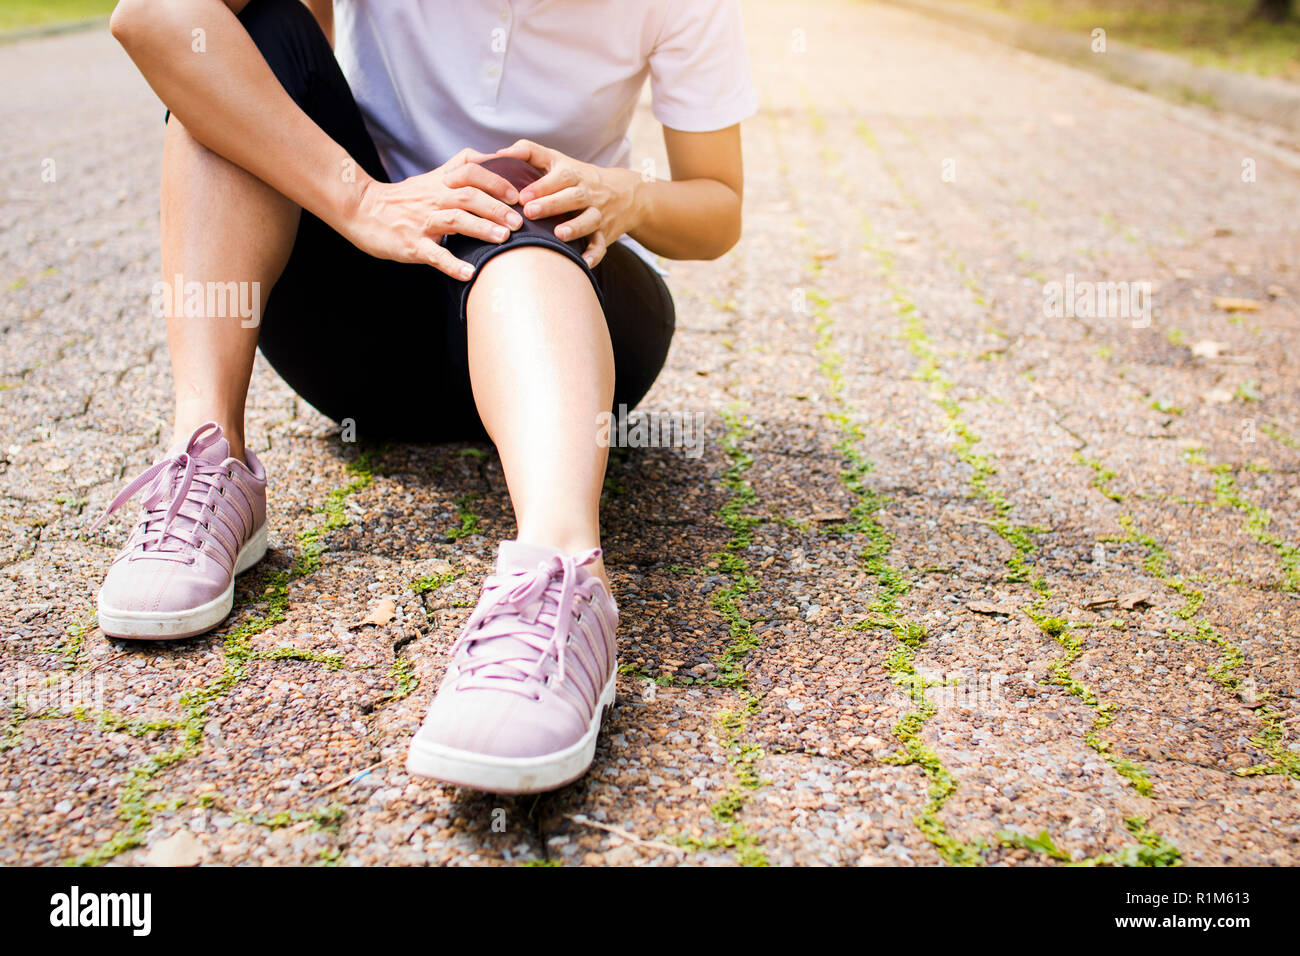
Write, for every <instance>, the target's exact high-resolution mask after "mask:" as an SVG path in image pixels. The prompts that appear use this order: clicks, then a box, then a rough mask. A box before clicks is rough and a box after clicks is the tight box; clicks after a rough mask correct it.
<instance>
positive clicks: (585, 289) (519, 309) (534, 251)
mask: <svg viewBox="0 0 1300 956" xmlns="http://www.w3.org/2000/svg"><path fill="white" fill-rule="evenodd" d="M588 307H590V308H594V309H595V310H596V311H597V312H600V301H599V299H598V298H597V296H596V293H595V289H594V288H593V286H592V284H591V280H590V279H589V278H588V276H587V273H586V270H585V269H583V267H582V266H581V265H579V264H578V263H577V262H575V261H574V260H573V259H572V258H570V257H569V256H567V255H565V254H564V253H562V252H560V251H558V250H556V249H552V248H549V247H547V246H542V245H532V244H530V245H519V246H515V247H513V248H509V249H505V250H502V251H501V252H498V253H497V254H496V255H494V256H493V257H492V258H490V259H489V260H488V261H487V262H485V263H483V264H482V265H481V266H480V267H479V271H478V274H477V275H476V276H475V277H474V284H473V285H472V286H471V287H470V290H469V296H468V298H467V300H466V316H467V318H470V317H473V316H484V315H492V316H496V317H497V319H498V320H507V321H527V320H528V319H527V317H528V316H530V315H533V316H537V315H545V314H548V313H551V312H554V311H558V312H560V313H564V314H569V315H573V314H577V313H578V312H580V311H582V310H583V309H584V308H588Z"/></svg>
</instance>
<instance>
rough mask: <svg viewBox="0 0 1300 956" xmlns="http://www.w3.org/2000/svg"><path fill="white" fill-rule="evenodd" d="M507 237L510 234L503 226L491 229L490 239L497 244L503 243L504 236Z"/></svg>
mask: <svg viewBox="0 0 1300 956" xmlns="http://www.w3.org/2000/svg"><path fill="white" fill-rule="evenodd" d="M508 235H510V233H509V232H508V231H507V230H506V227H505V226H493V227H492V238H493V239H495V240H496V241H497V242H505V239H506V236H508Z"/></svg>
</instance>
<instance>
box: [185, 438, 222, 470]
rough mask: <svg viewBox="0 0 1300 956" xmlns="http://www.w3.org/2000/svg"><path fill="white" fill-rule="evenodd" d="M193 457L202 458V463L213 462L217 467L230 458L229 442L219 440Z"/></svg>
mask: <svg viewBox="0 0 1300 956" xmlns="http://www.w3.org/2000/svg"><path fill="white" fill-rule="evenodd" d="M194 457H195V458H202V459H203V460H204V461H211V462H215V463H216V464H218V465H219V464H221V463H222V462H223V461H225V460H226V459H227V458H229V457H230V442H228V441H226V440H225V439H224V438H219V439H217V441H216V442H214V443H213V444H211V445H209V446H208V447H207V448H205V449H203V451H201V452H199V453H198V454H197V455H195V456H194Z"/></svg>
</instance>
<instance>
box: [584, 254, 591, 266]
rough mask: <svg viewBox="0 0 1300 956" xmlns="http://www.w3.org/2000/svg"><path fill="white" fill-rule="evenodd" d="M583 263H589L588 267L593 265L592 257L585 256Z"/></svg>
mask: <svg viewBox="0 0 1300 956" xmlns="http://www.w3.org/2000/svg"><path fill="white" fill-rule="evenodd" d="M582 261H583V262H585V263H587V265H591V264H592V261H591V256H583V257H582Z"/></svg>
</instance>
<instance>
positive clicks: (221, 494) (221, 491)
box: [217, 485, 226, 498]
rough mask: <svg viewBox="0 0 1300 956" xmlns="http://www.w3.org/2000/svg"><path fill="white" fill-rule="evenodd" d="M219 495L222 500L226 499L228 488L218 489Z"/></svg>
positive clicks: (223, 486)
mask: <svg viewBox="0 0 1300 956" xmlns="http://www.w3.org/2000/svg"><path fill="white" fill-rule="evenodd" d="M217 494H218V495H220V496H221V497H222V498H224V497H226V486H225V485H222V486H221V487H220V488H218V489H217Z"/></svg>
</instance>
